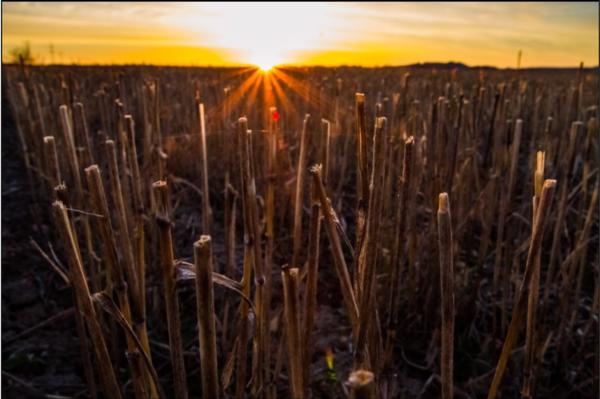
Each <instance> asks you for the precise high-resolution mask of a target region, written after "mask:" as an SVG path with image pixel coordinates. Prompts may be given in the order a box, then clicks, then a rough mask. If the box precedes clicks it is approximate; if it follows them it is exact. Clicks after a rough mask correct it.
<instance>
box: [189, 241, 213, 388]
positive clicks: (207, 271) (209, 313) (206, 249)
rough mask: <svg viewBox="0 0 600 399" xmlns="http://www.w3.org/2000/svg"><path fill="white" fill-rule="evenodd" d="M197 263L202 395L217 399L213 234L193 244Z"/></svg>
mask: <svg viewBox="0 0 600 399" xmlns="http://www.w3.org/2000/svg"><path fill="white" fill-rule="evenodd" d="M194 263H195V264H196V301H197V308H198V309H197V312H198V330H199V335H200V337H199V339H200V369H201V371H202V397H204V398H215V399H218V398H219V379H218V377H217V337H216V330H215V302H214V296H213V281H212V273H213V266H212V241H211V238H210V236H208V235H203V236H200V239H199V240H198V241H196V242H195V243H194Z"/></svg>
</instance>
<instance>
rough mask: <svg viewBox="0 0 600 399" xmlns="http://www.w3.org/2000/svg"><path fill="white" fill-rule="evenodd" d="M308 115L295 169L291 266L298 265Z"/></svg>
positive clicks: (303, 128)
mask: <svg viewBox="0 0 600 399" xmlns="http://www.w3.org/2000/svg"><path fill="white" fill-rule="evenodd" d="M309 119H310V115H308V114H306V115H305V116H304V122H303V123H302V133H301V134H300V155H299V156H298V169H297V170H296V199H295V201H294V232H293V235H294V238H293V240H294V241H293V247H292V267H299V266H300V264H299V262H300V244H301V242H302V203H303V201H302V199H303V194H304V175H305V169H306V145H307V143H306V141H307V140H306V130H307V127H308V120H309Z"/></svg>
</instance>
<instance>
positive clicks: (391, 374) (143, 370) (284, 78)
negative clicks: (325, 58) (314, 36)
mask: <svg viewBox="0 0 600 399" xmlns="http://www.w3.org/2000/svg"><path fill="white" fill-rule="evenodd" d="M3 69H4V71H3V74H2V100H3V101H2V211H3V212H2V239H3V240H2V241H3V242H2V244H3V245H2V264H3V265H2V266H3V267H2V299H3V300H2V344H3V345H2V393H3V394H4V395H6V397H7V398H8V397H14V398H17V397H40V398H43V397H46V398H50V397H52V398H58V397H60V398H63V397H85V398H88V397H89V398H119V397H132V398H138V399H139V398H146V397H156V398H167V397H168V398H170V397H173V398H187V397H190V398H193V397H204V398H216V397H223V398H244V397H259V398H275V397H293V398H309V397H312V398H344V397H352V398H437V397H442V398H444V399H447V398H452V397H455V398H485V397H487V398H488V399H492V398H495V397H498V398H499V397H502V398H514V397H519V396H521V397H523V398H533V397H535V398H583V397H596V396H597V395H598V345H599V342H598V302H599V299H598V287H599V285H598V277H599V276H598V273H599V271H600V270H599V269H598V246H597V242H598V234H599V223H598V206H597V204H598V159H599V155H600V154H599V151H600V149H599V147H598V144H599V143H598V137H599V136H598V122H597V117H598V108H597V105H598V102H599V98H598V69H597V68H596V69H586V68H580V69H564V70H560V69H540V70H527V69H523V70H498V69H494V68H484V69H472V68H466V67H463V66H462V65H445V64H440V65H420V66H412V67H406V68H352V67H341V68H316V67H314V68H292V67H280V68H274V69H271V70H270V71H262V70H259V69H254V68H183V67H182V68H175V67H173V68H170V67H152V66H112V67H78V66H48V67H21V66H18V65H4V67H3ZM52 395H54V396H52Z"/></svg>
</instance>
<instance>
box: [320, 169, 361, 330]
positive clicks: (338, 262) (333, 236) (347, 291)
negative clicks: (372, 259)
mask: <svg viewBox="0 0 600 399" xmlns="http://www.w3.org/2000/svg"><path fill="white" fill-rule="evenodd" d="M310 172H311V174H312V176H313V179H314V184H315V187H316V190H317V194H318V196H319V201H320V202H321V210H322V212H323V215H324V217H325V229H326V230H327V236H328V237H329V242H330V248H331V254H332V256H333V260H334V265H335V271H336V273H337V276H338V279H339V280H340V285H341V287H342V296H343V297H344V303H345V305H346V309H347V311H348V317H349V318H350V323H351V325H352V330H353V331H354V332H358V322H359V318H358V305H357V302H356V298H355V295H354V290H353V289H352V281H351V280H350V274H349V273H348V267H347V266H346V261H345V259H344V252H343V251H342V244H341V242H340V237H339V236H338V232H337V230H336V226H337V225H338V224H339V221H338V219H337V216H336V214H335V211H334V210H333V208H332V207H331V202H330V201H329V198H327V194H326V193H325V187H324V186H323V180H322V177H321V165H314V166H313V167H311V168H310Z"/></svg>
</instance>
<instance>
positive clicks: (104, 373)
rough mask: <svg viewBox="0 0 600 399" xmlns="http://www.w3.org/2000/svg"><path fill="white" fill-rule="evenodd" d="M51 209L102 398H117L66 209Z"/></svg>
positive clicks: (118, 393)
mask: <svg viewBox="0 0 600 399" xmlns="http://www.w3.org/2000/svg"><path fill="white" fill-rule="evenodd" d="M52 207H53V209H54V216H55V218H56V221H57V223H58V225H59V231H60V233H61V236H62V241H63V242H64V245H65V250H66V252H67V255H68V259H69V265H70V269H71V273H70V280H71V285H72V287H73V290H74V291H75V295H76V297H77V298H78V300H79V303H80V305H81V307H80V311H81V312H82V313H83V315H84V316H85V321H86V323H87V327H88V332H89V334H90V338H91V340H92V346H93V348H94V351H95V353H96V360H97V361H98V363H97V364H98V368H99V370H98V372H99V375H100V380H101V381H102V386H103V390H104V394H105V395H106V397H109V398H115V399H118V398H121V397H122V395H121V391H120V389H119V384H118V383H117V378H116V376H115V371H114V369H113V366H112V361H111V360H110V356H109V355H108V350H107V349H106V342H105V341H104V336H103V335H102V329H101V327H100V323H99V322H98V316H97V314H96V310H95V309H94V305H93V303H92V298H91V296H90V290H89V287H88V284H87V281H86V278H85V274H84V272H83V263H82V260H81V254H80V253H79V248H78V245H77V242H76V239H75V233H74V231H73V228H72V226H71V221H70V219H69V215H68V213H67V209H66V208H65V206H64V205H63V203H62V202H60V201H56V202H54V204H52Z"/></svg>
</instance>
